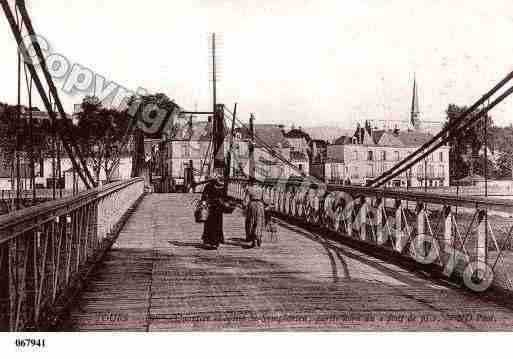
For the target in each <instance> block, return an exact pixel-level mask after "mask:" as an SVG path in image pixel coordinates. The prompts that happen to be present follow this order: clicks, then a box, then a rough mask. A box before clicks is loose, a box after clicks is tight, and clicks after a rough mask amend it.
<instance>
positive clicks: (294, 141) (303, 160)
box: [283, 127, 311, 175]
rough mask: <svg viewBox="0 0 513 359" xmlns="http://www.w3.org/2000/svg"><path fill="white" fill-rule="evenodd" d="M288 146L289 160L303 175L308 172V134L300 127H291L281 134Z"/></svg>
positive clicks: (309, 139)
mask: <svg viewBox="0 0 513 359" xmlns="http://www.w3.org/2000/svg"><path fill="white" fill-rule="evenodd" d="M283 136H284V137H285V139H286V140H287V142H288V144H289V147H290V162H292V164H294V165H295V166H296V167H297V168H298V169H299V170H300V171H302V172H303V174H305V175H309V174H310V163H311V159H310V153H311V152H310V141H311V138H310V135H308V133H306V132H305V131H303V129H302V128H301V127H299V128H292V129H291V130H290V131H289V132H287V133H284V135H283Z"/></svg>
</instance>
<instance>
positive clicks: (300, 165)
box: [298, 163, 303, 171]
mask: <svg viewBox="0 0 513 359" xmlns="http://www.w3.org/2000/svg"><path fill="white" fill-rule="evenodd" d="M298 167H299V170H300V171H302V170H303V164H301V163H300V164H299V165H298Z"/></svg>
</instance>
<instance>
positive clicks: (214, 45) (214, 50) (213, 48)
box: [212, 33, 217, 114]
mask: <svg viewBox="0 0 513 359" xmlns="http://www.w3.org/2000/svg"><path fill="white" fill-rule="evenodd" d="M216 77H217V76H216V34H215V33H212V113H214V114H215V113H216V104H217V99H216V95H217V94H216V86H217V84H216V81H217V79H216Z"/></svg>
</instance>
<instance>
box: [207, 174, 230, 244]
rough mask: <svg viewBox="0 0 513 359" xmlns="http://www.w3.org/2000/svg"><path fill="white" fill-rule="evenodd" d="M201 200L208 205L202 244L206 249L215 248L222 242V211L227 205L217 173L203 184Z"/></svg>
mask: <svg viewBox="0 0 513 359" xmlns="http://www.w3.org/2000/svg"><path fill="white" fill-rule="evenodd" d="M201 200H202V201H206V202H207V205H208V217H207V220H206V222H205V225H204V227H203V235H202V237H201V238H202V240H203V245H204V246H205V248H206V249H217V248H218V247H219V244H220V243H224V234H223V211H225V209H226V207H227V203H226V202H225V192H224V184H223V182H222V179H221V177H220V176H219V175H217V174H215V175H214V177H213V179H212V180H211V181H209V182H207V184H206V185H205V188H204V189H203V193H202V195H201Z"/></svg>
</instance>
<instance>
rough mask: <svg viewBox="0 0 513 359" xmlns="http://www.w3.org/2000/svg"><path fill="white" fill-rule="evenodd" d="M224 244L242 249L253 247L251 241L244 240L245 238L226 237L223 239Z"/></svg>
mask: <svg viewBox="0 0 513 359" xmlns="http://www.w3.org/2000/svg"><path fill="white" fill-rule="evenodd" d="M224 244H225V245H227V246H234V247H241V248H243V249H248V248H253V247H252V246H251V243H249V242H248V241H246V239H245V238H237V237H234V238H228V239H225V240H224Z"/></svg>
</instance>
